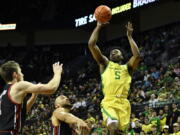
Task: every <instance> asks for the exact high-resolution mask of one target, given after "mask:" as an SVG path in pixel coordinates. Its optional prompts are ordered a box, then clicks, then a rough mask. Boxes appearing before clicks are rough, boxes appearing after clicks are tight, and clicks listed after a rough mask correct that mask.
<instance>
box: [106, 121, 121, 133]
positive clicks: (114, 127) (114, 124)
mask: <svg viewBox="0 0 180 135" xmlns="http://www.w3.org/2000/svg"><path fill="white" fill-rule="evenodd" d="M107 127H108V129H109V130H111V131H112V130H113V131H116V130H118V128H119V122H118V120H112V119H110V118H108V120H107Z"/></svg>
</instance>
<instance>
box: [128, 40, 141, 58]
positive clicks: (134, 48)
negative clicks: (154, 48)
mask: <svg viewBox="0 0 180 135" xmlns="http://www.w3.org/2000/svg"><path fill="white" fill-rule="evenodd" d="M128 40H129V44H130V46H131V51H132V54H133V56H134V57H140V52H139V48H138V46H137V44H136V42H135V41H134V39H133V38H132V36H128Z"/></svg>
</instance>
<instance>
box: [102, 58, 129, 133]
mask: <svg viewBox="0 0 180 135" xmlns="http://www.w3.org/2000/svg"><path fill="white" fill-rule="evenodd" d="M101 79H102V86H103V88H102V90H103V94H104V99H103V100H102V102H101V108H102V109H101V111H102V114H103V119H104V122H105V123H106V122H107V119H108V118H111V119H112V120H118V122H119V129H120V130H123V131H124V130H125V129H126V128H127V126H128V124H129V122H130V112H131V107H130V103H129V101H128V100H127V97H128V93H129V89H130V84H131V80H132V78H131V75H130V74H129V72H128V66H127V65H120V64H117V63H114V62H112V61H109V63H108V65H107V67H106V69H105V71H104V72H103V73H102V74H101Z"/></svg>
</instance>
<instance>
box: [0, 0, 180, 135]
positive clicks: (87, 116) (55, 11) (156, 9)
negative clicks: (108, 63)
mask: <svg viewBox="0 0 180 135" xmlns="http://www.w3.org/2000/svg"><path fill="white" fill-rule="evenodd" d="M99 5H107V6H109V7H110V8H111V9H112V14H113V15H112V19H111V20H110V24H109V25H108V26H105V27H104V28H103V29H102V31H101V33H100V37H99V40H98V46H99V48H100V49H101V50H102V53H103V54H105V55H106V56H107V57H109V50H110V48H112V47H114V46H116V47H117V46H119V47H120V48H121V49H122V51H123V55H124V57H125V60H126V61H127V60H128V59H129V58H130V57H131V56H132V53H131V49H130V45H129V42H128V39H127V36H126V28H125V25H126V24H127V22H128V21H131V22H132V24H133V27H134V32H133V38H134V40H135V41H136V43H137V45H138V47H139V49H140V54H141V62H140V64H139V67H138V68H137V69H136V71H135V72H134V74H133V78H132V84H131V88H130V90H129V97H128V99H129V101H130V103H131V121H130V124H129V125H130V126H129V130H128V131H129V133H128V134H129V135H155V134H156V135H161V134H163V133H164V131H165V130H166V129H168V132H169V134H172V135H180V115H179V114H180V110H179V107H180V0H28V1H25V0H24V1H23V0H6V1H3V2H2V4H0V23H1V24H0V64H3V63H5V62H6V61H8V60H15V61H17V62H18V63H20V65H21V68H22V72H23V73H24V77H25V80H27V81H30V82H33V83H35V84H36V83H39V82H41V83H47V82H48V81H49V79H51V77H52V75H53V72H52V64H53V63H54V62H56V61H60V62H61V63H63V74H62V80H61V84H60V86H59V88H58V90H57V91H56V93H55V94H53V95H38V97H37V99H36V102H35V103H34V105H33V107H32V109H31V111H30V112H29V113H28V114H27V117H26V123H25V126H24V127H23V129H22V135H50V132H51V120H50V119H51V114H52V112H53V110H54V101H55V98H56V97H57V96H59V95H61V94H63V95H66V96H67V97H69V98H70V100H71V103H72V104H73V114H74V115H76V116H78V117H79V118H81V119H83V120H85V121H86V122H87V123H88V124H89V126H90V127H91V133H90V135H107V134H108V131H107V129H106V127H105V126H104V125H103V124H102V115H101V108H100V102H101V99H102V98H103V93H102V90H101V89H102V86H101V78H100V73H99V67H98V65H97V63H96V62H95V60H94V59H93V57H92V55H91V53H90V51H89V49H88V40H89V37H90V35H91V33H92V31H93V29H94V28H95V26H96V23H97V22H96V20H95V18H94V16H93V13H94V10H95V9H96V7H98V6H99ZM1 88H2V85H1ZM28 97H29V96H27V98H28ZM0 122H1V121H0ZM154 126H155V127H156V129H157V130H158V133H155V134H154V128H153V127H154ZM175 126H176V127H175ZM175 128H176V129H175ZM167 135H168V134H167Z"/></svg>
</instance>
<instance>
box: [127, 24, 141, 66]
mask: <svg viewBox="0 0 180 135" xmlns="http://www.w3.org/2000/svg"><path fill="white" fill-rule="evenodd" d="M126 29H127V37H128V40H129V44H130V46H131V51H132V54H133V56H132V57H131V58H130V60H129V61H128V66H129V67H130V68H131V69H132V70H134V69H136V68H137V66H138V64H139V62H140V52H139V48H138V46H137V44H136V42H135V41H134V40H133V38H132V32H133V27H132V24H131V23H130V22H128V24H127V25H126Z"/></svg>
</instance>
